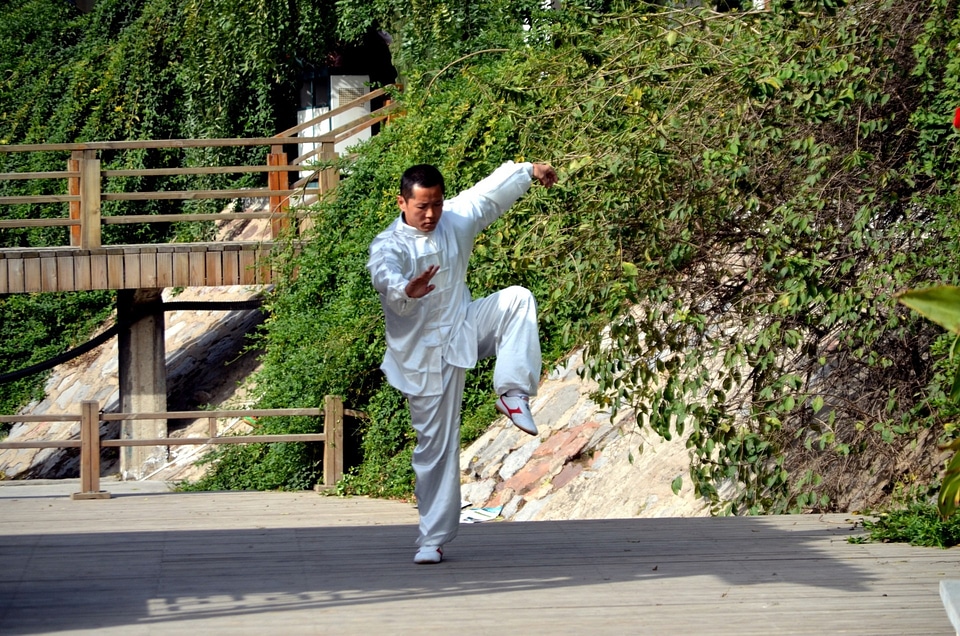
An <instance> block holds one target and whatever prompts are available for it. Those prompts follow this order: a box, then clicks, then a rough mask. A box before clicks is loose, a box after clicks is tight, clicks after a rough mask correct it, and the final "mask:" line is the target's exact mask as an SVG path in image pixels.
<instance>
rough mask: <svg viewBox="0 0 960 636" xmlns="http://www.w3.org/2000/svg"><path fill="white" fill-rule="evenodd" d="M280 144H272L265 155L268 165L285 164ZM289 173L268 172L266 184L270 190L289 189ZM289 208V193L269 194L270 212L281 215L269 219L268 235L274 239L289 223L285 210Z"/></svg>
mask: <svg viewBox="0 0 960 636" xmlns="http://www.w3.org/2000/svg"><path fill="white" fill-rule="evenodd" d="M282 150H283V148H282V147H280V146H273V148H272V149H271V152H270V154H268V155H267V165H268V166H285V165H287V153H285V152H283V151H282ZM289 183H290V175H289V173H287V172H268V173H267V184H268V187H269V188H270V189H271V190H289V189H290V186H289ZM289 209H290V196H289V195H286V194H284V195H270V213H271V214H278V215H282V216H279V217H276V218H272V219H270V236H271V238H273V239H276V238H277V237H278V236H279V235H280V234H281V233H282V232H283V231H284V230H286V229H287V228H288V227H289V225H290V220H289V219H288V218H287V216H286V214H287V210H289Z"/></svg>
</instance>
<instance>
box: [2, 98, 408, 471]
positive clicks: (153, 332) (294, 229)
mask: <svg viewBox="0 0 960 636" xmlns="http://www.w3.org/2000/svg"><path fill="white" fill-rule="evenodd" d="M387 97H388V92H387V91H386V90H384V89H379V90H375V91H371V92H369V93H367V94H365V95H363V96H362V97H360V98H359V99H356V100H354V101H352V102H349V103H347V104H344V105H342V106H341V107H339V108H336V109H333V110H331V111H329V112H327V113H325V114H323V115H321V116H319V117H317V118H314V119H311V120H309V121H306V122H304V123H302V124H299V125H297V126H295V127H293V128H290V129H288V130H285V131H283V132H281V133H279V134H277V135H275V136H273V137H264V138H247V139H167V140H143V141H98V142H84V143H62V144H31V145H0V153H7V154H10V153H20V154H24V155H29V154H38V153H44V154H46V155H49V153H63V154H64V155H65V170H62V171H55V172H26V171H22V172H5V173H0V183H2V182H3V181H21V182H22V181H49V180H54V181H60V182H61V183H63V185H62V186H61V187H59V188H56V187H53V188H45V189H44V190H46V191H55V192H57V193H55V194H34V195H24V196H0V236H2V235H3V233H4V231H5V230H6V231H10V230H13V231H21V232H22V231H24V230H27V231H29V230H37V229H38V228H57V227H65V228H68V230H69V231H68V232H65V233H63V236H64V242H65V243H66V244H64V245H59V246H52V247H50V246H43V247H39V246H37V247H34V246H27V247H4V248H2V249H0V294H17V293H33V292H74V291H89V290H117V318H118V322H119V323H122V324H124V325H128V326H126V327H124V328H122V329H121V330H120V331H119V378H120V405H121V411H123V414H126V415H128V416H133V415H136V416H137V417H130V418H129V419H130V421H127V420H124V422H123V428H122V430H121V437H122V438H125V439H128V440H133V441H136V440H137V439H141V440H143V439H147V440H156V439H159V438H163V437H166V435H167V422H166V418H165V417H164V415H165V414H166V413H165V412H166V410H167V405H166V400H167V387H166V369H165V351H164V346H165V345H164V317H163V311H164V309H163V299H162V297H161V292H162V291H163V289H164V288H169V287H196V286H221V285H268V284H270V283H272V282H273V281H274V276H275V269H274V266H273V265H272V259H271V252H272V250H273V248H274V245H275V241H276V240H277V239H278V238H279V237H281V236H287V237H290V238H291V240H296V237H297V234H298V232H299V231H300V230H302V229H303V227H304V226H305V224H307V223H309V218H308V217H307V215H306V214H305V213H303V212H301V211H299V210H298V206H302V205H304V204H307V203H310V202H312V201H316V200H317V199H318V198H321V197H325V196H328V195H329V194H330V193H331V192H332V191H333V190H334V188H335V187H336V184H337V182H338V180H339V174H338V172H337V169H336V168H335V166H334V161H335V159H336V154H335V146H336V144H338V143H340V142H343V141H346V140H349V139H351V138H352V137H354V136H355V135H357V134H358V133H359V132H361V131H364V130H367V129H370V128H372V127H374V126H377V125H379V124H381V123H383V122H385V121H386V120H387V118H388V115H389V113H390V110H391V105H390V103H389V100H386V98H387ZM376 99H382V100H386V105H385V106H384V107H382V108H380V109H378V110H376V111H374V112H372V113H371V114H369V115H365V116H363V117H362V118H360V119H357V120H354V121H352V122H350V123H348V124H346V125H344V126H340V127H338V128H336V129H334V130H332V131H331V132H328V133H325V134H323V135H319V136H304V135H303V132H304V131H306V130H309V129H312V128H313V127H314V126H318V125H322V124H323V123H324V122H325V121H326V120H330V121H331V122H332V121H333V118H334V117H336V116H339V115H342V114H344V113H349V112H350V111H351V110H352V109H354V108H357V107H361V106H364V105H365V104H367V103H368V102H372V101H373V100H376ZM331 127H332V126H331ZM299 144H309V145H310V146H308V147H313V150H310V151H308V152H305V153H303V154H300V155H299V156H296V157H295V158H293V159H290V157H289V156H288V153H287V152H285V146H286V147H289V146H291V145H299ZM256 147H263V148H265V149H266V153H265V157H264V160H263V161H261V162H259V163H257V164H256V165H232V166H221V165H217V166H214V165H201V166H197V165H191V166H180V167H164V168H143V169H115V168H104V167H103V165H102V155H103V153H111V156H116V155H117V154H121V153H123V152H125V151H133V152H138V151H139V152H143V151H161V152H164V153H172V152H174V151H175V150H176V149H183V150H185V151H186V150H187V149H204V148H207V149H209V148H256ZM17 163H20V164H25V165H29V160H25V161H19V162H17ZM304 172H306V173H307V176H306V177H303V178H300V179H295V177H296V176H297V174H298V173H301V174H302V173H304ZM291 173H294V174H293V177H291ZM229 174H234V175H244V174H261V175H262V174H265V175H266V182H267V183H266V187H265V188H264V187H255V188H234V189H217V190H214V189H190V190H163V189H156V190H154V191H145V190H137V191H121V190H120V186H121V185H122V184H123V183H125V181H123V180H125V179H132V180H134V181H136V182H159V181H157V179H158V178H162V177H176V178H180V179H185V178H193V177H197V178H203V177H205V176H206V177H209V176H210V175H229ZM202 199H212V200H222V201H224V202H232V203H233V205H234V206H235V207H241V206H240V205H239V202H242V201H248V200H251V199H253V200H258V199H259V200H262V201H266V202H268V205H267V206H266V210H263V209H262V207H263V206H261V209H260V211H250V210H247V211H239V212H237V211H226V212H221V213H219V214H148V215H137V214H104V213H103V211H104V204H107V203H109V202H123V201H129V202H136V201H160V202H162V201H170V202H173V201H190V200H202ZM18 206H19V207H18ZM23 206H31V209H30V210H29V211H28V212H27V213H24V212H23V210H24V208H23ZM50 206H53V209H54V210H55V211H56V210H57V209H59V210H62V212H61V213H60V214H56V212H54V214H53V215H50V214H49V210H50V209H51V207H50ZM36 208H42V210H43V212H42V215H41V218H37V214H36ZM4 210H8V211H9V210H12V212H11V213H10V214H5V213H3V211H4ZM19 216H29V217H30V218H15V217H19ZM254 219H267V220H269V222H270V236H269V238H258V239H257V240H246V241H236V240H232V241H213V242H197V243H161V244H151V245H142V244H121V245H116V244H104V241H103V234H104V232H103V229H104V228H105V227H109V226H113V225H130V224H157V223H163V224H169V223H201V222H207V223H209V222H211V221H216V222H221V221H235V220H242V221H249V220H254ZM8 244H9V242H8ZM76 411H77V412H79V411H80V407H79V405H77V408H76ZM145 413H146V414H152V415H154V416H155V418H156V419H144V417H143V414H145ZM181 416H182V414H181V415H179V416H178V417H181ZM133 420H138V421H137V422H136V424H137V426H136V427H135V428H134V427H133V426H132V425H133V423H134V422H133ZM37 443H38V444H40V443H41V442H37ZM21 446H22V445H21ZM37 447H41V446H37ZM341 450H342V449H341ZM160 452H164V453H165V451H164V450H163V449H162V448H158V447H150V446H146V445H143V444H140V445H137V444H134V443H131V444H127V445H125V446H124V448H123V449H122V452H121V473H122V474H123V475H124V476H125V477H131V478H138V477H140V476H142V475H143V474H145V472H144V469H143V467H144V466H146V465H148V464H149V463H151V461H153V460H155V459H156V455H157V454H158V453H160ZM151 457H153V460H152V459H151Z"/></svg>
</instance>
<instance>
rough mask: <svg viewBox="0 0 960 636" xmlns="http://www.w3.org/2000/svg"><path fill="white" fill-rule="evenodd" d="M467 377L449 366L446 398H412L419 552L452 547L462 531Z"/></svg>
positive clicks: (461, 370)
mask: <svg viewBox="0 0 960 636" xmlns="http://www.w3.org/2000/svg"><path fill="white" fill-rule="evenodd" d="M465 375H466V372H465V371H464V370H463V369H460V368H458V367H454V366H450V365H448V364H444V368H443V394H441V395H431V396H426V397H417V396H409V395H408V396H407V402H408V404H409V406H410V419H411V421H412V423H413V428H414V430H416V432H417V446H416V448H415V449H414V451H413V461H412V464H413V471H414V473H415V474H416V476H417V482H416V486H415V489H414V492H415V494H416V496H417V509H418V511H419V513H420V538H419V539H418V540H417V545H420V546H441V545H443V544H445V543H449V542H450V541H452V540H453V538H454V537H455V536H457V530H458V529H459V526H460V404H461V402H462V401H463V383H464V377H465Z"/></svg>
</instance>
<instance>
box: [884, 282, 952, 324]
mask: <svg viewBox="0 0 960 636" xmlns="http://www.w3.org/2000/svg"><path fill="white" fill-rule="evenodd" d="M897 300H898V301H900V302H901V303H902V304H904V305H906V306H907V307H909V308H910V309H913V310H914V311H916V312H917V313H919V314H921V315H922V316H925V317H926V318H929V319H930V320H932V321H933V322H935V323H937V324H938V325H940V326H941V327H944V328H945V329H948V330H950V331H952V332H953V333H956V334H960V287H954V286H953V285H939V286H937V287H928V288H927V289H911V290H909V291H905V292H903V293H901V294H899V295H898V296H897Z"/></svg>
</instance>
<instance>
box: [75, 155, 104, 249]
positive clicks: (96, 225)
mask: <svg viewBox="0 0 960 636" xmlns="http://www.w3.org/2000/svg"><path fill="white" fill-rule="evenodd" d="M95 157H96V155H95V153H94V152H93V151H86V152H84V153H83V159H81V160H80V175H81V176H80V221H81V223H80V247H82V248H84V249H92V248H95V247H99V246H100V160H99V159H96V158H95Z"/></svg>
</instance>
